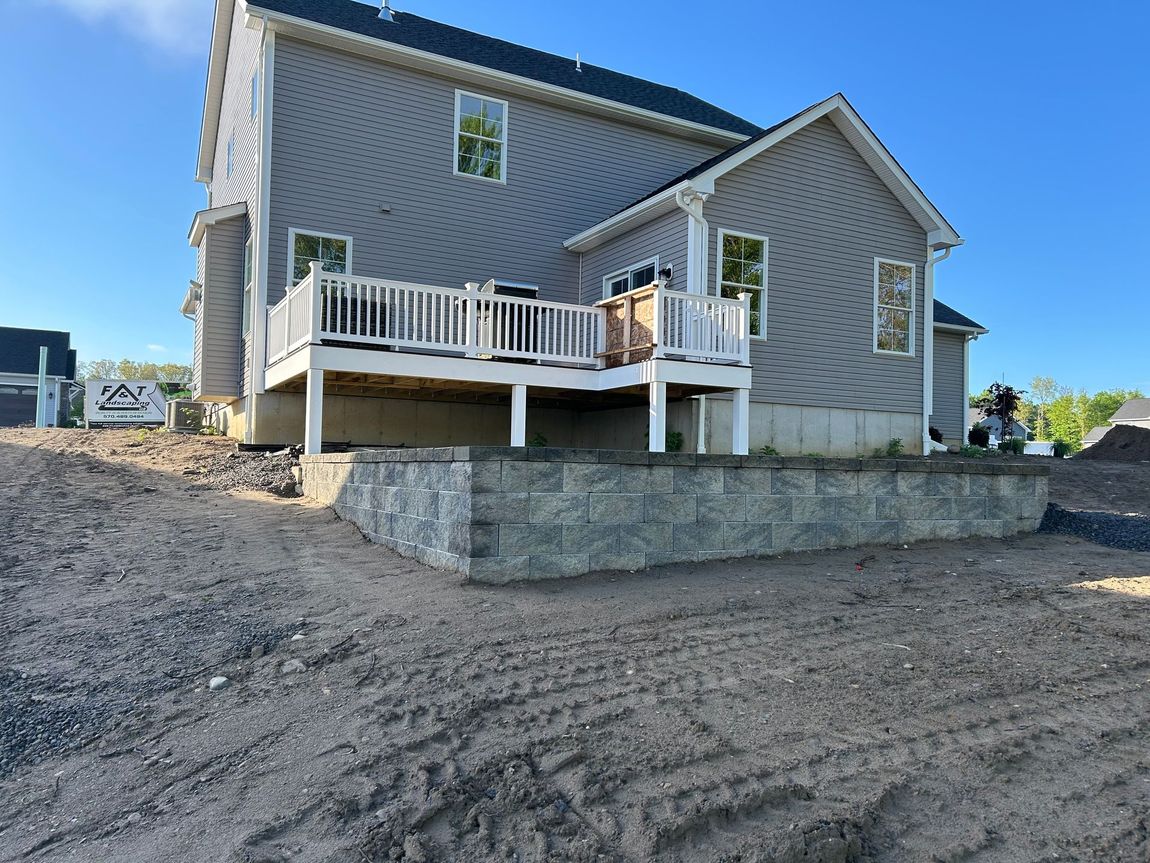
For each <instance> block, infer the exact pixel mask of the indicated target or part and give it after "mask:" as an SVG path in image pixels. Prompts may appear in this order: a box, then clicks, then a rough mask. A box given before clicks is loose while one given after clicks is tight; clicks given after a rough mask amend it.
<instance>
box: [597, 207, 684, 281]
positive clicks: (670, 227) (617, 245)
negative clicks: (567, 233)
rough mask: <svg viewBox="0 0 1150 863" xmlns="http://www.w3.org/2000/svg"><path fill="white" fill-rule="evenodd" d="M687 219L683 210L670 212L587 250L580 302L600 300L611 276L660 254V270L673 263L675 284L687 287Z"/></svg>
mask: <svg viewBox="0 0 1150 863" xmlns="http://www.w3.org/2000/svg"><path fill="white" fill-rule="evenodd" d="M687 218H688V217H687V214H686V213H684V212H682V211H681V210H677V211H675V212H673V213H667V214H666V215H664V216H660V217H659V218H657V219H653V220H652V221H650V222H648V223H647V224H645V225H640V226H639V227H638V228H635V229H634V230H632V231H628V232H627V233H625V234H622V235H620V236H618V237H615V238H614V239H613V240H610V241H608V242H606V243H604V244H603V245H602V246H599V247H598V248H596V249H592V250H591V251H590V252H586V253H585V254H584V255H583V266H582V272H583V281H582V288H581V291H580V297H579V302H581V303H595V302H598V301H599V300H601V299H603V280H604V279H605V278H606V277H607V276H609V275H612V274H614V273H617V272H619V271H620V270H625V269H628V268H629V267H631V266H633V265H634V264H637V263H639V262H640V261H645V260H647V259H649V258H653V257H656V256H657V257H658V258H659V268H660V269H662V268H664V267H666V266H667V265H668V264H670V265H671V267H672V271H673V274H674V275H673V276H672V278H671V286H672V287H674V288H681V289H683V290H686V287H687V230H688V225H687Z"/></svg>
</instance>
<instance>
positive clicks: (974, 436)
mask: <svg viewBox="0 0 1150 863" xmlns="http://www.w3.org/2000/svg"><path fill="white" fill-rule="evenodd" d="M966 439H967V441H969V442H970V443H971V444H972V445H973V446H980V447H982V448H983V449H986V448H987V447H988V446H990V430H989V429H985V428H983V427H982V426H971V427H970V431H968V432H967V433H966Z"/></svg>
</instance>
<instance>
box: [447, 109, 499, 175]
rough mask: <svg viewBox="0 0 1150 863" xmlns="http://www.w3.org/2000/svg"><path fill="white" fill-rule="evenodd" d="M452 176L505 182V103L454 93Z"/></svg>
mask: <svg viewBox="0 0 1150 863" xmlns="http://www.w3.org/2000/svg"><path fill="white" fill-rule="evenodd" d="M455 173H456V174H466V175H468V176H472V177H482V178H484V179H486V180H496V181H498V182H500V183H503V182H506V179H507V103H506V102H504V101H503V100H501V99H490V98H488V97H486V96H478V95H476V94H474V93H465V92H464V91H462V90H456V91H455Z"/></svg>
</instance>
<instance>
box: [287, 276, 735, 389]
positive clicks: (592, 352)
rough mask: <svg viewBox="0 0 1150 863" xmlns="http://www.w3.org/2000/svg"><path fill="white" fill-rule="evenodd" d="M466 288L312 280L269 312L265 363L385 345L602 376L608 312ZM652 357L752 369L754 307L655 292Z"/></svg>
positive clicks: (340, 278) (352, 279)
mask: <svg viewBox="0 0 1150 863" xmlns="http://www.w3.org/2000/svg"><path fill="white" fill-rule="evenodd" d="M493 288H494V286H493V284H492V283H491V282H489V283H488V284H487V285H484V286H483V287H480V286H479V285H478V284H475V283H469V284H468V285H467V286H466V287H465V288H464V289H462V290H459V289H454V288H441V287H435V286H432V285H417V284H411V283H407V282H396V281H391V280H388V279H371V278H364V277H362V276H355V275H350V274H344V273H329V272H325V271H324V270H322V269H321V268H320V265H319V263H318V262H317V263H313V264H312V270H311V273H309V275H308V276H307V278H305V279H304V280H303V281H302V282H300V283H299V284H298V285H296V286H295V287H293V288H291V289H289V291H288V293H287V296H285V297H284V298H283V299H282V300H280V301H279V302H278V303H277V304H276V305H274V306H272V307H271V308H269V309H268V313H267V315H268V317H267V324H268V334H267V339H268V343H267V346H268V365H271V364H272V363H275V362H277V361H278V360H281V359H283V358H284V357H285V356H287V355H288V354H290V353H292V352H294V351H296V350H298V349H299V348H301V347H303V346H304V345H307V344H312V343H319V342H328V343H332V342H334V343H337V344H340V345H346V346H348V347H354V346H355V345H365V346H373V345H379V346H388V347H393V348H400V349H405V348H406V349H408V350H429V351H435V352H439V353H445V354H454V355H462V356H466V357H475V358H487V357H506V358H515V359H527V360H535V361H537V362H541V363H552V364H563V365H577V366H585V367H592V368H598V367H601V366H602V365H603V356H604V351H605V343H604V339H605V323H606V322H605V316H606V310H605V309H604V308H602V307H600V306H582V305H574V304H571V303H553V302H546V301H543V300H533V299H525V298H521V297H510V296H503V295H499V294H495V293H493ZM656 308H657V309H658V314H657V317H658V321H657V326H656V328H655V332H656V333H657V336H656V339H655V341H656V345H657V347H656V350H655V354H654V355H655V356H668V355H670V356H676V357H683V358H687V359H694V360H708V361H718V362H728V363H743V364H747V363H748V361H749V346H748V341H747V337H746V330H747V327H746V320H747V316H748V314H749V301H748V300H747V299H746V298H745V297H744V298H742V299H739V300H727V299H722V298H717V297H707V296H700V295H696V294H684V293H680V292H677V291H669V290H667V289H666V288H664V287H659V288H657V289H656Z"/></svg>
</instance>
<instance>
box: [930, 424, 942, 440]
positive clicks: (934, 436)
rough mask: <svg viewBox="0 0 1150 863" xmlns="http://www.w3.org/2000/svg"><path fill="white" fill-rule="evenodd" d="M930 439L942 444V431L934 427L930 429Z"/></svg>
mask: <svg viewBox="0 0 1150 863" xmlns="http://www.w3.org/2000/svg"><path fill="white" fill-rule="evenodd" d="M930 439H931V440H932V441H934V442H935V443H942V431H940V430H939V429H936V428H935V427H934V426H931V427H930Z"/></svg>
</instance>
